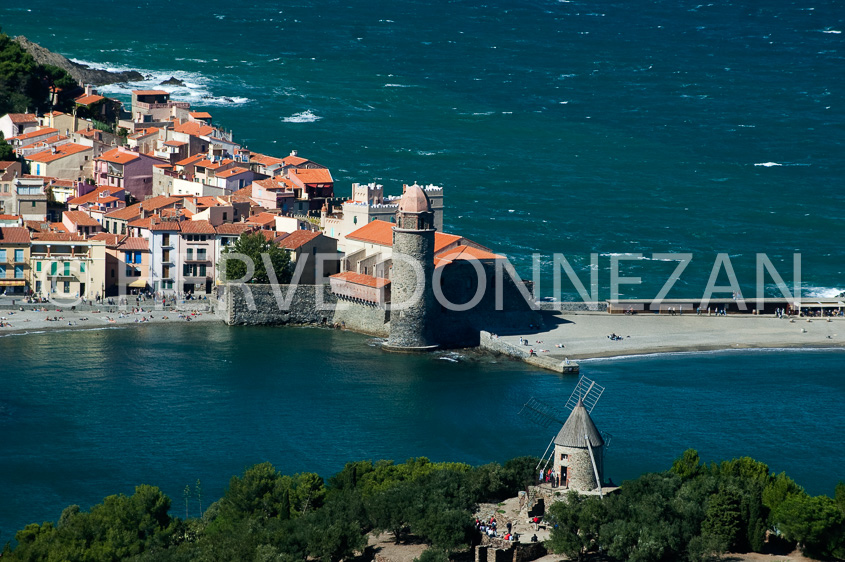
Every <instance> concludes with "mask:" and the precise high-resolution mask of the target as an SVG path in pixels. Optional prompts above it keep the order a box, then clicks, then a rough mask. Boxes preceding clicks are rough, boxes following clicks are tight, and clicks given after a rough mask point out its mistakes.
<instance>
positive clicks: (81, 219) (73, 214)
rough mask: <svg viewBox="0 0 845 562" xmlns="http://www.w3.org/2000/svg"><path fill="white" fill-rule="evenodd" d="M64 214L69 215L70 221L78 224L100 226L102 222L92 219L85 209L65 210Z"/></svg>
mask: <svg viewBox="0 0 845 562" xmlns="http://www.w3.org/2000/svg"><path fill="white" fill-rule="evenodd" d="M62 215H64V216H65V217H67V218H68V219H69V220H70V222H72V223H74V224H76V225H77V226H100V223H98V222H97V221H95V220H94V219H92V218H91V217H90V216H89V215H88V214H87V213H86V212H84V211H65V212H63V213H62Z"/></svg>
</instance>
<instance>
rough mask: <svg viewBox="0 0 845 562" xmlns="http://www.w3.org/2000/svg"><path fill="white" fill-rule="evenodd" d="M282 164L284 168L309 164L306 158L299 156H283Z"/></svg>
mask: <svg viewBox="0 0 845 562" xmlns="http://www.w3.org/2000/svg"><path fill="white" fill-rule="evenodd" d="M282 162H283V163H284V165H285V166H299V165H301V164H305V163H306V162H310V160H308V159H307V158H302V157H301V156H294V155H290V156H285V157H284V158H282Z"/></svg>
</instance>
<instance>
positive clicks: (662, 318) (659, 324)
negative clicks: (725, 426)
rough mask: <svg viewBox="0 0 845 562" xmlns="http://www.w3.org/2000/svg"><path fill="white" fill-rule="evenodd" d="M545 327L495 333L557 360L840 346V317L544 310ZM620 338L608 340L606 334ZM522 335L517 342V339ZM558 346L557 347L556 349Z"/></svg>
mask: <svg viewBox="0 0 845 562" xmlns="http://www.w3.org/2000/svg"><path fill="white" fill-rule="evenodd" d="M544 321H545V325H546V327H545V329H543V330H537V331H527V332H524V333H514V334H508V335H501V334H499V335H498V339H499V340H501V341H504V342H506V343H508V344H511V345H513V346H516V347H519V348H521V349H533V350H534V352H535V353H536V354H537V355H538V357H541V358H542V357H548V358H550V359H553V360H555V361H557V362H560V361H564V360H566V359H567V358H568V359H570V360H583V359H592V358H599V357H621V356H627V355H645V354H653V353H671V352H685V351H712V350H726V349H749V348H801V347H807V348H825V347H832V348H833V347H839V348H845V318H832V319H830V321H828V319H827V318H799V317H793V318H777V317H774V316H753V315H735V316H731V315H728V316H707V315H701V316H698V315H696V314H695V313H692V314H684V315H676V316H669V315H665V314H661V315H657V314H635V315H631V316H628V315H611V314H608V313H606V312H546V313H545V314H544ZM613 334H615V335H617V336H620V339H615V340H612V339H610V338H609V337H608V336H611V335H613ZM520 338H522V343H520ZM557 346H562V347H557Z"/></svg>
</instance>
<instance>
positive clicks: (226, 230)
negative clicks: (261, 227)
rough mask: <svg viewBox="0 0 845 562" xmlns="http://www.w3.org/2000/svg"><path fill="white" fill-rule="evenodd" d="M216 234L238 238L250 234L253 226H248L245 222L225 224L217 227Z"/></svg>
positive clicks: (253, 228)
mask: <svg viewBox="0 0 845 562" xmlns="http://www.w3.org/2000/svg"><path fill="white" fill-rule="evenodd" d="M216 230H217V234H223V235H226V236H232V235H238V236H240V235H241V234H243V233H244V232H251V231H253V230H255V225H254V224H248V223H245V222H236V223H227V224H221V225H218V226H217V229H216Z"/></svg>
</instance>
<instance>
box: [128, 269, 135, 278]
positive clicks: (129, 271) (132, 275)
mask: <svg viewBox="0 0 845 562" xmlns="http://www.w3.org/2000/svg"><path fill="white" fill-rule="evenodd" d="M134 271H135V270H134V269H133V268H131V267H127V268H126V276H127V277H134V276H135V273H133V272H134Z"/></svg>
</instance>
